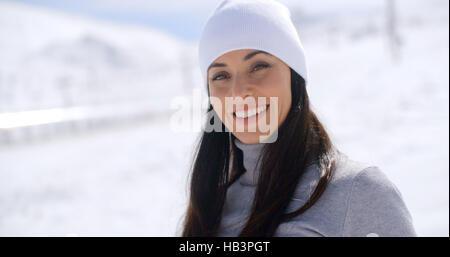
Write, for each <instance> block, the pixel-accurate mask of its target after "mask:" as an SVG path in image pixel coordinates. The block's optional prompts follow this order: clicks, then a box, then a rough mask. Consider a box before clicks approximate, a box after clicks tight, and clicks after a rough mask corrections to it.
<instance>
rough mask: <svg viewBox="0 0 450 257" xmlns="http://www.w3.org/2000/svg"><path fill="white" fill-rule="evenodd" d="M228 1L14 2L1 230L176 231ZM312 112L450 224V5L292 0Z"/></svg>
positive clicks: (2, 85)
mask: <svg viewBox="0 0 450 257" xmlns="http://www.w3.org/2000/svg"><path fill="white" fill-rule="evenodd" d="M219 2H220V1H217V0H196V1H175V0H165V1H153V0H145V1H144V0H129V1H118V0H109V1H107V0H89V1H87V0H65V1H56V0H20V1H19V0H18V1H0V236H71V235H79V236H175V235H177V233H179V231H180V226H181V218H182V215H183V212H184V211H185V208H186V203H187V190H188V183H187V180H186V179H187V175H188V171H189V167H190V166H189V165H190V162H191V160H192V155H193V148H194V146H195V142H196V140H197V139H198V136H199V134H198V132H174V131H172V130H171V129H170V126H169V119H170V115H171V114H173V113H174V111H175V110H173V109H171V106H170V101H171V99H173V98H174V97H176V96H186V97H190V96H191V95H192V92H193V90H194V89H195V88H200V89H201V90H203V91H205V93H206V88H205V86H204V85H202V79H201V77H200V70H199V67H198V62H197V48H196V47H197V43H198V38H199V36H200V32H201V29H202V26H203V24H204V22H206V19H207V17H208V15H209V14H210V13H211V12H212V11H213V10H214V8H215V6H216V5H217V4H218V3H219ZM280 2H282V3H284V4H286V5H287V6H288V7H289V8H290V10H291V13H292V18H293V20H294V22H295V24H296V26H297V30H298V32H299V34H300V38H301V39H302V41H303V44H304V47H305V49H306V53H307V57H308V63H309V68H310V73H311V80H310V84H309V85H308V93H309V95H310V98H311V103H312V108H313V110H314V111H315V112H316V113H317V114H318V116H319V118H320V119H321V120H322V121H323V123H324V124H325V125H326V128H327V129H328V131H329V133H330V134H331V137H332V140H333V141H334V143H335V144H336V145H337V146H338V148H340V150H341V151H343V152H344V153H346V154H347V155H349V156H350V157H351V158H352V159H355V160H358V161H362V162H367V163H371V164H375V165H377V166H379V167H380V168H381V169H382V170H383V171H384V172H385V173H386V175H387V176H388V177H389V178H390V179H391V180H392V181H393V182H394V183H395V184H396V185H397V187H398V188H399V190H400V191H401V193H402V195H403V197H404V199H405V201H406V204H407V206H408V207H409V209H410V211H411V214H412V216H413V221H414V225H415V227H416V229H417V232H418V234H419V235H421V236H448V235H449V157H448V156H449V152H448V151H449V145H448V144H449V138H448V135H449V99H448V97H449V94H448V93H449V92H448V91H449V73H448V70H449V67H448V66H449V59H448V58H449V13H448V12H449V11H448V10H449V2H448V1H447V0H428V1H424V0H365V1H356V0H339V1H331V0H318V1H307V0H295V1H294V0H284V1H280Z"/></svg>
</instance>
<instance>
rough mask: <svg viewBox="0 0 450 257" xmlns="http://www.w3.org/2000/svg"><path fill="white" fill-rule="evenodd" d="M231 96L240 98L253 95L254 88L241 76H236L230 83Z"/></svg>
mask: <svg viewBox="0 0 450 257" xmlns="http://www.w3.org/2000/svg"><path fill="white" fill-rule="evenodd" d="M232 83H233V84H232V86H231V94H232V97H242V98H244V99H245V98H246V97H247V96H250V95H253V90H254V88H253V87H254V86H253V85H252V84H251V83H249V81H248V80H247V79H246V78H245V77H244V76H242V75H237V76H236V77H235V79H234V80H233V82H232Z"/></svg>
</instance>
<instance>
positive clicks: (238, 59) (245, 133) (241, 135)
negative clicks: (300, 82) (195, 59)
mask: <svg viewBox="0 0 450 257" xmlns="http://www.w3.org/2000/svg"><path fill="white" fill-rule="evenodd" d="M207 81H208V87H209V92H210V97H211V98H210V100H211V104H212V106H213V108H214V110H215V111H216V113H217V115H218V116H219V118H220V119H221V121H222V122H223V123H224V124H225V126H226V127H227V128H228V129H229V130H230V131H231V132H232V133H233V135H235V136H236V137H237V138H238V139H239V140H240V141H241V142H243V143H246V144H254V143H258V142H260V140H261V138H262V137H264V136H268V135H269V134H271V133H272V132H273V131H274V130H276V129H278V128H279V126H280V125H281V124H282V123H283V121H284V120H285V118H286V116H287V114H288V112H289V109H290V108H291V75H290V69H289V66H288V65H287V64H285V63H284V62H283V61H281V60H280V59H278V58H277V57H275V56H273V55H271V54H269V53H266V52H264V51H258V50H254V49H242V50H234V51H230V52H227V53H225V54H223V55H221V56H220V57H218V58H217V59H216V60H214V62H213V63H212V64H211V65H210V66H209V69H208V75H207ZM230 101H232V103H233V104H230ZM262 122H264V123H263V124H267V126H269V127H270V130H268V129H267V126H262V125H261V124H262Z"/></svg>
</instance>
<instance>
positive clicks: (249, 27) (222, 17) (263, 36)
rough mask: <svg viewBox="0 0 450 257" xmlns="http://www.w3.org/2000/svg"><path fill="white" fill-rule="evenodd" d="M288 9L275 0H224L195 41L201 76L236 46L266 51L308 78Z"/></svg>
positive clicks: (303, 55) (302, 53) (302, 54)
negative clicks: (197, 43)
mask: <svg viewBox="0 0 450 257" xmlns="http://www.w3.org/2000/svg"><path fill="white" fill-rule="evenodd" d="M290 16H291V14H290V12H289V9H288V8H287V7H286V6H284V5H283V4H281V3H279V2H277V1H275V0H225V1H223V2H221V3H220V4H219V5H218V7H217V8H216V10H215V11H214V12H213V13H212V14H211V15H210V16H209V18H208V20H207V22H206V24H205V25H204V27H203V31H202V34H201V36H200V42H199V49H198V53H199V63H200V69H201V72H202V76H203V79H204V80H205V81H208V80H207V69H208V66H209V65H210V64H211V63H212V62H213V61H214V60H215V59H216V58H218V57H220V56H221V55H223V54H225V53H227V52H229V51H232V50H238V49H256V50H262V51H265V52H268V53H270V54H272V55H274V56H276V57H278V58H279V59H281V60H282V61H284V62H285V63H286V64H287V65H288V66H289V67H290V68H292V69H293V70H295V71H296V72H297V73H298V74H300V75H301V76H302V77H303V78H304V79H305V81H306V82H307V81H308V70H307V66H306V60H305V53H304V50H303V46H302V43H301V42H300V38H299V36H298V33H297V30H296V29H295V27H294V24H293V23H292V20H291V17H290Z"/></svg>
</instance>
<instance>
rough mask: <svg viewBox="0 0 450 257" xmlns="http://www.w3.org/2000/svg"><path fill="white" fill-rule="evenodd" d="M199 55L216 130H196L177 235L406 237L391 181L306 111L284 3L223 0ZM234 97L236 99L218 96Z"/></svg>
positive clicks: (408, 225) (408, 223)
mask: <svg viewBox="0 0 450 257" xmlns="http://www.w3.org/2000/svg"><path fill="white" fill-rule="evenodd" d="M199 59H200V66H201V71H202V74H203V77H204V79H205V80H206V87H207V90H208V94H209V97H210V108H209V111H210V112H212V113H213V114H214V116H213V117H212V118H215V117H218V118H219V120H220V126H219V127H220V128H221V129H220V130H217V129H216V130H212V131H206V130H205V131H204V132H203V135H202V137H201V140H200V142H199V145H198V148H197V150H196V155H195V160H194V163H193V166H192V173H191V184H190V200H189V206H188V209H187V212H186V216H185V220H184V228H183V232H182V236H415V235H416V233H415V230H414V228H413V225H412V218H411V215H410V213H409V211H408V209H407V207H406V206H405V203H404V201H403V199H402V196H401V193H400V192H399V191H398V189H397V188H396V186H395V185H394V184H393V183H392V182H390V181H389V180H388V178H387V177H386V176H385V174H384V173H383V172H382V171H380V169H379V168H378V167H377V166H373V165H368V164H365V163H361V162H357V161H354V160H352V159H350V158H349V157H347V156H346V155H345V154H343V153H342V152H340V151H339V150H337V149H336V148H335V147H334V146H333V144H332V142H331V141H330V138H329V136H328V135H327V132H326V131H325V129H324V127H323V126H322V124H321V122H320V121H319V120H318V119H317V117H316V115H315V114H314V112H313V111H312V110H311V109H310V105H309V99H308V94H307V91H306V85H307V82H308V76H307V66H306V60H305V54H304V51H303V47H302V45H301V42H300V39H299V37H298V34H297V31H296V29H295V27H294V26H293V24H292V21H291V19H290V14H289V10H288V9H287V8H286V7H285V6H284V5H282V4H280V3H278V2H276V1H272V0H234V1H233V0H230V1H228V0H227V1H223V2H222V3H221V4H220V5H219V6H218V7H217V9H216V10H215V11H214V13H213V14H212V15H211V16H210V17H209V19H208V21H207V23H206V25H205V27H204V28H203V32H202V35H201V39H200V44H199ZM234 98H236V99H237V98H240V99H244V100H245V102H243V104H240V105H239V104H236V105H232V106H230V105H227V104H226V103H227V99H234ZM212 99H214V101H211V100H212ZM248 99H250V100H253V101H247V100H248ZM256 99H266V100H267V101H266V102H265V103H263V104H261V103H260V102H258V101H256ZM268 99H276V100H277V101H276V102H272V101H269V100H268ZM212 120H213V119H211V120H209V119H208V121H207V127H208V126H209V125H210V124H211V121H212ZM261 121H264V122H266V123H267V122H269V123H270V124H275V127H276V130H269V132H267V130H265V131H264V132H263V130H262V129H261V127H260V126H261V124H263V123H261ZM237 124H240V125H241V126H243V127H244V130H243V131H242V130H238V129H236V127H235V125H236V126H237ZM250 125H255V126H256V130H255V131H250V130H249V127H250ZM264 136H265V137H264ZM262 138H263V139H262Z"/></svg>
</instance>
